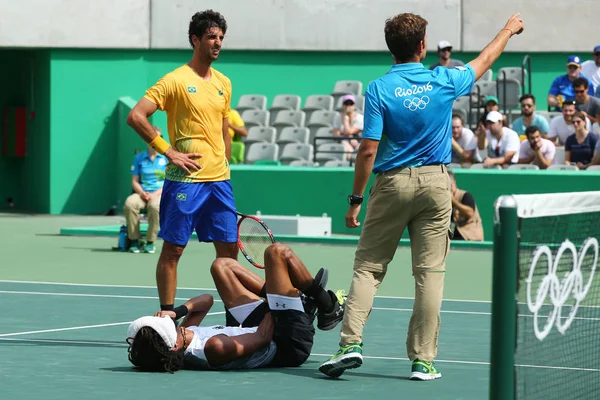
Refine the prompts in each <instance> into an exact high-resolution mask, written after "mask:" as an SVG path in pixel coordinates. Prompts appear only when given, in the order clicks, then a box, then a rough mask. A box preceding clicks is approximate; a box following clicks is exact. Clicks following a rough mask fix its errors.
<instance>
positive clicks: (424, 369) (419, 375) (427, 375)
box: [410, 358, 442, 381]
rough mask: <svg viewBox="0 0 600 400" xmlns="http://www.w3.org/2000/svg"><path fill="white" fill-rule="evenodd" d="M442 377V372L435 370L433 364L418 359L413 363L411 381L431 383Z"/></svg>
mask: <svg viewBox="0 0 600 400" xmlns="http://www.w3.org/2000/svg"><path fill="white" fill-rule="evenodd" d="M441 377H442V374H441V372H440V371H438V370H437V369H436V368H435V365H434V364H433V362H427V361H421V360H419V359H418V358H416V359H415V360H414V361H413V362H412V372H411V373H410V379H411V380H416V381H430V380H432V379H439V378H441Z"/></svg>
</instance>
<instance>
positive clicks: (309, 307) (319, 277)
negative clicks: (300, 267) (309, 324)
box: [300, 268, 329, 315]
mask: <svg viewBox="0 0 600 400" xmlns="http://www.w3.org/2000/svg"><path fill="white" fill-rule="evenodd" d="M314 279H315V282H317V285H319V286H321V287H322V288H323V289H325V288H326V287H327V281H328V280H329V271H328V270H327V268H321V269H320V270H319V271H318V272H317V274H316V275H315V278H314ZM300 299H301V300H302V304H303V305H304V312H305V313H307V314H308V315H315V312H316V311H317V302H316V301H315V299H313V298H312V297H309V296H307V295H305V294H304V293H301V294H300Z"/></svg>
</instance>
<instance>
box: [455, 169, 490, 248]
mask: <svg viewBox="0 0 600 400" xmlns="http://www.w3.org/2000/svg"><path fill="white" fill-rule="evenodd" d="M448 175H449V176H450V182H451V184H452V217H451V220H450V224H451V226H450V230H451V232H452V233H453V236H452V240H468V241H474V242H481V241H483V225H482V224H481V217H480V216H479V210H478V209H477V205H476V204H475V198H473V195H472V194H471V193H469V192H467V191H464V190H461V189H458V188H457V187H456V177H455V176H454V173H453V172H452V171H448Z"/></svg>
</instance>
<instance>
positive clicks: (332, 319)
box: [317, 290, 346, 331]
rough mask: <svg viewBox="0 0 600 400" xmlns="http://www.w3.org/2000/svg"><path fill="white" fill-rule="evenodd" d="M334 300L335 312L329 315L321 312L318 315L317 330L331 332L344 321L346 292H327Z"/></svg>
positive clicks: (332, 311)
mask: <svg viewBox="0 0 600 400" xmlns="http://www.w3.org/2000/svg"><path fill="white" fill-rule="evenodd" d="M327 292H328V293H329V295H330V296H331V298H332V299H333V310H331V311H330V312H328V313H324V312H321V311H319V312H318V313H317V328H319V329H320V330H322V331H329V330H331V329H333V328H335V327H336V325H337V324H338V323H339V322H340V321H341V320H342V319H344V302H345V301H346V293H345V292H344V290H338V291H337V292H335V293H334V292H332V291H331V290H328V291H327Z"/></svg>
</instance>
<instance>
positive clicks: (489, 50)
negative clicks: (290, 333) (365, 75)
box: [319, 13, 523, 380]
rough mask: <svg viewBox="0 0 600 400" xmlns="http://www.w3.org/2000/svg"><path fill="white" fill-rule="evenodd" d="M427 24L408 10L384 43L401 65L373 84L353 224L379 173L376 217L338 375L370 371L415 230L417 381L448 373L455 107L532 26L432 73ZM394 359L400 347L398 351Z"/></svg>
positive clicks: (361, 249) (331, 365)
mask: <svg viewBox="0 0 600 400" xmlns="http://www.w3.org/2000/svg"><path fill="white" fill-rule="evenodd" d="M426 27H427V21H426V20H425V19H423V18H421V17H420V16H418V15H415V14H410V13H407V14H399V15H397V16H395V17H393V18H391V19H389V20H387V21H386V23H385V29H384V32H385V41H386V43H387V46H388V48H389V50H390V52H391V53H392V55H393V57H394V60H395V65H394V66H392V68H391V69H390V70H389V72H388V73H387V74H386V75H384V76H382V77H380V78H378V79H375V80H374V81H373V82H371V83H370V84H369V86H368V88H367V91H366V94H365V114H364V130H363V139H362V142H361V144H360V146H359V149H358V153H357V157H356V166H355V171H354V189H353V192H352V194H351V195H350V196H348V201H349V203H350V209H349V210H348V213H347V214H346V226H347V227H349V228H356V227H358V226H359V225H360V224H359V222H358V220H357V217H358V214H359V212H360V208H361V203H362V201H363V193H364V191H365V187H366V185H367V181H368V180H369V175H370V174H371V173H372V172H373V173H375V174H377V177H376V178H375V182H374V183H373V186H372V187H371V191H370V198H369V204H368V208H367V215H366V218H365V223H364V227H363V229H362V232H361V235H360V240H359V242H358V247H357V249H356V254H355V258H354V275H353V278H352V284H351V286H350V293H349V296H348V300H347V301H346V303H345V304H346V305H345V311H344V319H343V323H342V329H341V337H340V348H339V350H338V352H337V353H336V354H335V355H334V356H333V357H331V359H330V360H328V361H326V362H325V363H323V364H322V365H321V366H320V367H319V370H320V371H321V372H323V373H324V374H326V375H328V376H331V377H338V376H340V375H342V373H343V372H344V371H345V370H346V369H348V368H357V367H359V366H360V365H362V343H363V337H362V333H363V328H364V325H365V323H366V321H367V317H368V316H369V313H370V312H371V309H372V307H373V298H374V296H375V293H376V292H377V288H378V287H379V285H380V284H381V282H382V281H383V278H384V276H385V274H386V272H387V268H388V264H389V263H390V262H391V261H392V259H393V257H394V253H395V252H396V249H397V248H398V242H399V241H400V238H401V237H402V234H403V232H404V230H405V229H406V228H407V227H408V232H409V235H410V242H411V252H412V272H413V276H414V279H415V287H416V291H415V302H414V308H413V314H412V317H411V319H410V324H409V327H408V338H407V340H406V341H404V340H402V339H400V338H396V340H397V343H404V342H406V350H407V353H408V357H409V359H410V360H411V361H412V371H411V376H410V377H411V379H415V380H430V379H436V378H440V377H441V373H440V372H439V371H438V370H437V368H436V367H435V366H434V364H433V361H434V359H435V357H436V355H437V341H438V332H439V328H440V309H441V305H442V295H443V288H444V272H445V263H446V255H447V253H448V249H449V244H450V237H449V234H450V216H451V212H452V193H451V185H450V179H449V177H448V173H447V170H446V164H448V163H450V160H451V157H452V104H453V103H454V100H456V99H457V98H458V97H460V96H465V95H468V94H469V93H470V92H471V89H472V87H473V84H474V83H475V81H476V80H477V79H479V78H480V77H481V76H482V75H483V73H484V72H485V71H487V70H488V69H489V68H490V67H491V65H492V63H493V62H494V61H495V60H496V59H497V58H498V57H499V56H500V54H501V53H502V51H503V50H504V47H505V46H506V44H507V43H508V40H509V39H510V37H511V36H513V35H514V34H518V33H520V32H521V31H522V30H523V22H522V20H521V18H520V16H519V14H515V15H513V16H512V17H511V18H510V19H509V20H508V22H507V23H506V26H505V27H504V28H503V29H502V30H500V32H499V33H498V35H497V36H496V38H495V39H494V40H493V41H492V42H491V43H490V44H489V45H488V46H487V47H486V48H485V49H484V50H483V51H482V53H481V54H480V55H479V57H477V58H476V59H475V60H473V61H471V62H470V63H469V64H467V65H465V66H463V67H457V68H455V69H447V68H444V67H437V68H435V69H433V70H428V69H426V68H425V67H424V66H423V64H422V63H421V61H422V60H423V59H424V58H425V55H426V49H427V36H426ZM390 351H392V352H393V353H395V350H392V349H390Z"/></svg>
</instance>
